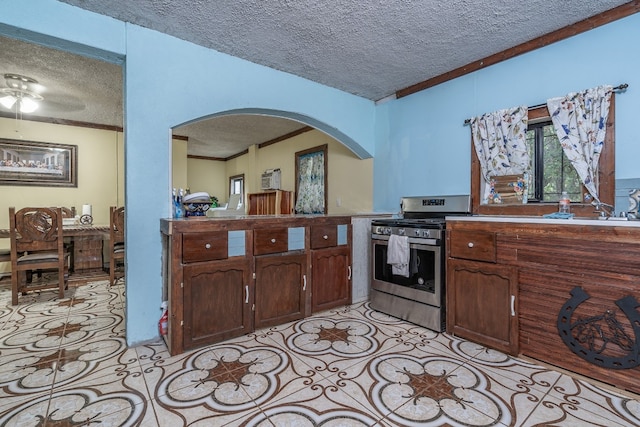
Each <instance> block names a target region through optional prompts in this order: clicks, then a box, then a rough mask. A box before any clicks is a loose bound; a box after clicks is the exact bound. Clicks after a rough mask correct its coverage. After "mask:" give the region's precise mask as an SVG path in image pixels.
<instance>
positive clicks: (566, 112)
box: [547, 86, 613, 200]
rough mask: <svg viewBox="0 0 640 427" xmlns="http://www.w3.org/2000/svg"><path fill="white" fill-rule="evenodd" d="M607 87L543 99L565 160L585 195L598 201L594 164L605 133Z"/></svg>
mask: <svg viewBox="0 0 640 427" xmlns="http://www.w3.org/2000/svg"><path fill="white" fill-rule="evenodd" d="M612 90H613V88H612V87H611V86H599V87H596V88H593V89H587V90H585V91H583V92H578V93H570V94H568V95H567V96H564V97H559V98H552V99H549V100H547V107H548V108H549V114H550V115H551V121H552V122H553V126H554V128H555V129H556V134H557V135H558V140H559V141H560V144H561V145H562V149H563V150H564V153H565V154H566V156H567V158H568V159H569V161H570V162H571V164H572V165H573V167H574V168H575V169H576V171H577V172H578V176H579V177H580V180H581V181H582V183H583V184H584V186H585V188H586V189H587V191H589V194H591V196H592V197H593V198H594V199H595V200H600V199H599V198H598V161H599V160H600V153H601V152H602V147H603V146H604V136H605V134H606V132H607V117H608V115H609V103H610V101H611V92H612Z"/></svg>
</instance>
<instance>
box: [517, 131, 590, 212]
mask: <svg viewBox="0 0 640 427" xmlns="http://www.w3.org/2000/svg"><path fill="white" fill-rule="evenodd" d="M527 147H528V149H529V153H530V155H531V163H532V164H531V171H532V172H531V173H530V174H529V201H538V202H557V201H558V200H560V195H561V194H562V192H563V191H566V192H567V193H568V194H569V198H570V199H571V201H572V202H581V201H582V183H581V182H580V178H579V177H578V173H577V172H576V170H575V169H574V168H573V166H572V165H571V162H570V161H569V159H567V156H566V155H565V154H564V151H563V150H562V146H561V145H560V142H559V141H558V137H557V136H556V132H555V129H554V127H553V125H552V124H551V123H550V122H544V123H537V124H533V125H529V128H528V130H527Z"/></svg>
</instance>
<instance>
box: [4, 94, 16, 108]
mask: <svg viewBox="0 0 640 427" xmlns="http://www.w3.org/2000/svg"><path fill="white" fill-rule="evenodd" d="M17 100H18V98H16V97H15V96H13V95H5V96H3V97H1V98H0V104H2V106H3V107H4V108H6V109H8V110H11V109H12V108H13V104H15V103H16V101H17Z"/></svg>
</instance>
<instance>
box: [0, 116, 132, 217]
mask: <svg viewBox="0 0 640 427" xmlns="http://www.w3.org/2000/svg"><path fill="white" fill-rule="evenodd" d="M15 122H16V121H15V119H4V118H0V138H6V139H21V140H24V141H39V142H53V143H59V144H70V145H76V146H77V147H78V165H77V166H78V187H77V188H75V187H39V186H21V185H0V228H9V206H15V207H16V208H17V209H20V208H23V207H25V206H67V207H71V206H75V207H76V209H77V210H79V211H81V209H82V205H84V204H91V205H92V207H93V217H94V223H95V224H100V225H103V224H108V223H109V206H114V205H122V204H123V203H124V167H123V164H124V163H123V157H124V154H123V152H124V150H123V147H124V146H123V139H122V133H121V132H116V131H108V130H99V129H88V128H80V127H73V126H63V125H53V124H48V123H38V122H27V121H20V128H19V132H16V131H15Z"/></svg>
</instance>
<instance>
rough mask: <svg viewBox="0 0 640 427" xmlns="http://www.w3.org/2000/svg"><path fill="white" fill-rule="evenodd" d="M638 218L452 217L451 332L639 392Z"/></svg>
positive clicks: (449, 225)
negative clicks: (603, 220)
mask: <svg viewBox="0 0 640 427" xmlns="http://www.w3.org/2000/svg"><path fill="white" fill-rule="evenodd" d="M638 225H639V224H638V223H632V222H630V223H622V224H621V225H617V224H616V223H615V222H613V221H611V222H609V223H608V224H607V225H601V222H600V221H597V220H596V221H588V220H585V221H579V220H575V221H564V222H561V223H558V222H556V223H554V222H546V223H539V220H538V221H537V222H536V221H535V220H534V221H531V222H527V221H526V220H524V219H522V218H521V219H517V218H516V219H514V221H512V222H510V221H509V220H508V219H505V220H504V221H483V220H476V219H471V218H468V219H466V220H464V219H459V220H452V221H449V222H448V223H447V233H448V245H449V246H448V248H449V249H448V251H449V258H448V260H447V331H448V332H450V333H453V334H456V335H460V336H461V337H465V338H467V339H470V340H472V341H475V342H478V343H481V344H484V345H486V346H489V347H492V348H495V349H499V350H502V351H504V352H509V353H511V354H522V355H525V356H528V357H530V358H534V359H537V360H540V361H542V362H545V363H549V364H552V365H555V366H558V367H561V368H563V369H567V370H569V371H573V372H576V373H579V374H581V375H584V376H586V377H590V378H594V379H596V380H599V381H602V382H605V383H608V384H611V385H613V386H616V387H619V388H622V389H626V390H629V391H632V392H634V393H638V392H640V385H639V384H640V360H638V358H637V357H636V355H637V354H638V353H640V333H637V332H636V330H638V328H639V327H638V325H640V313H639V312H638V309H637V306H638V304H639V303H638V301H640V288H639V287H638V284H639V283H640V258H639V257H638V256H637V254H638V253H640V226H638ZM627 304H628V305H627ZM514 314H515V316H514ZM639 332H640V330H639Z"/></svg>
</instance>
